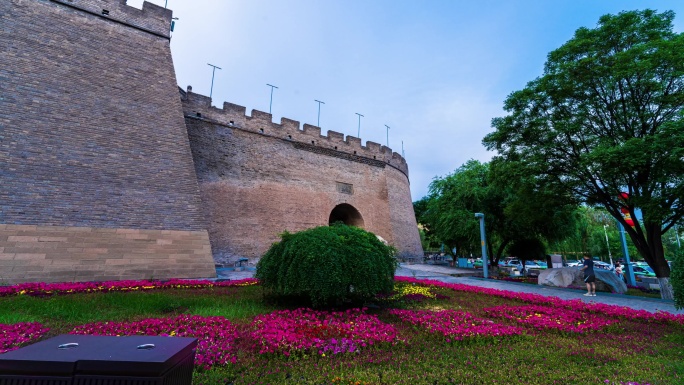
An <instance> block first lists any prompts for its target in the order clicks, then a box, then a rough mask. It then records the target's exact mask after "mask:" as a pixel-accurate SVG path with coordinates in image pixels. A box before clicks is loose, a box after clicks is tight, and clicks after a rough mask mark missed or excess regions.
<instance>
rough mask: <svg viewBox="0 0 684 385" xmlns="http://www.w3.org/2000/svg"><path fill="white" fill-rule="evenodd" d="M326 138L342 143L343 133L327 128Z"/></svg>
mask: <svg viewBox="0 0 684 385" xmlns="http://www.w3.org/2000/svg"><path fill="white" fill-rule="evenodd" d="M328 138H329V139H330V141H331V142H333V143H344V134H343V133H341V132H337V131H330V130H328Z"/></svg>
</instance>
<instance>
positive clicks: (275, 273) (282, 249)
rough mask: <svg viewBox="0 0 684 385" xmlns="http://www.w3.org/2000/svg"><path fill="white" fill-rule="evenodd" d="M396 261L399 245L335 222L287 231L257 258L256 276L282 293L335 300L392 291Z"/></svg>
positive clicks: (321, 302)
mask: <svg viewBox="0 0 684 385" xmlns="http://www.w3.org/2000/svg"><path fill="white" fill-rule="evenodd" d="M396 267H397V264H396V260H395V259H394V248H393V247H391V246H387V245H385V244H384V243H382V242H381V241H380V240H378V238H377V237H376V236H375V235H374V234H373V233H370V232H367V231H364V230H362V229H359V228H357V227H350V226H346V225H343V224H335V225H332V226H321V227H316V228H313V229H309V230H305V231H301V232H298V233H294V234H291V233H288V232H285V233H283V234H281V241H280V242H277V243H274V244H273V245H272V246H271V248H270V249H269V250H268V251H267V252H266V254H264V256H263V257H262V258H261V260H260V261H259V263H258V264H257V271H256V278H258V279H259V281H260V282H261V285H262V286H263V287H264V288H266V289H267V290H270V291H271V293H272V294H274V295H276V296H281V297H298V298H299V299H301V300H304V301H309V302H310V303H311V304H312V305H313V306H330V305H341V304H344V303H347V302H350V301H351V302H359V301H364V300H367V299H369V298H371V297H373V296H374V295H376V294H378V293H389V292H391V291H392V289H393V288H394V271H395V269H396Z"/></svg>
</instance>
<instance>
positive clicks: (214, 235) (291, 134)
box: [181, 87, 422, 263]
mask: <svg viewBox="0 0 684 385" xmlns="http://www.w3.org/2000/svg"><path fill="white" fill-rule="evenodd" d="M181 98H182V102H183V111H184V115H185V121H186V126H187V128H188V136H189V138H190V145H191V148H192V153H193V159H194V162H195V170H196V173H197V177H198V180H199V184H200V192H201V196H202V201H203V204H204V206H203V209H204V215H205V216H206V217H207V218H208V226H209V235H210V239H211V243H212V250H213V253H214V258H215V260H216V261H217V262H218V263H226V262H230V261H232V260H235V259H236V258H239V257H250V258H256V257H259V256H261V255H262V254H263V253H264V252H265V251H266V250H267V249H268V247H270V245H271V244H272V243H273V242H275V241H277V240H278V234H280V233H282V232H283V231H290V232H294V231H299V230H303V229H307V228H311V227H315V226H322V225H328V224H329V222H330V220H331V214H332V213H333V211H334V210H335V209H336V207H341V208H342V209H343V210H342V211H341V213H342V217H343V219H345V220H344V222H348V223H349V224H355V225H358V226H360V227H363V228H365V229H367V230H369V231H372V232H373V233H375V234H377V235H379V236H381V237H382V238H384V239H385V240H387V241H388V242H389V243H390V244H393V245H394V246H396V247H397V249H398V250H399V252H400V253H401V254H404V255H415V256H417V255H422V249H421V245H420V237H419V234H418V229H417V226H416V220H415V215H414V212H413V205H412V202H411V195H410V190H409V180H408V166H407V164H406V161H405V160H404V158H403V157H401V155H399V154H397V153H396V152H392V150H391V149H390V148H388V147H386V146H381V145H379V144H377V143H373V142H367V143H366V145H365V146H362V144H361V140H360V139H359V138H355V137H351V136H347V137H346V138H345V137H344V135H343V134H341V133H337V132H334V131H328V132H327V135H321V130H320V128H319V127H316V126H312V125H308V124H304V125H303V127H300V123H299V122H297V121H295V120H291V119H287V118H282V119H281V123H280V124H277V123H273V122H272V116H271V115H270V114H268V113H265V112H261V111H256V110H253V111H252V112H251V116H248V115H246V109H245V107H242V106H238V105H235V104H231V103H224V105H223V108H216V107H213V106H211V100H210V99H209V98H208V97H206V96H203V95H199V94H195V93H193V92H192V90H191V88H190V87H189V88H188V90H187V92H186V91H182V90H181ZM349 206H351V207H352V208H353V209H350V208H349ZM345 209H346V210H351V211H352V212H353V213H351V214H350V213H349V212H347V211H345ZM338 210H339V209H338ZM354 210H355V211H354ZM336 212H337V211H336ZM357 214H358V216H360V218H357V217H356V216H355V215H357Z"/></svg>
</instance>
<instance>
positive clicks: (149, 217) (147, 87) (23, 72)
mask: <svg viewBox="0 0 684 385" xmlns="http://www.w3.org/2000/svg"><path fill="white" fill-rule="evenodd" d="M129 8H130V7H129ZM134 11H139V10H135V9H134ZM168 16H170V13H169V14H168ZM0 18H1V19H0V25H1V26H2V27H1V28H0V41H1V42H3V44H4V43H8V49H7V51H4V50H3V53H2V54H1V55H0V78H1V79H2V82H1V83H0V84H1V85H0V87H2V102H0V127H1V128H2V130H1V131H0V132H1V134H0V164H2V165H3V167H2V168H0V178H2V183H0V223H11V224H22V225H33V224H35V225H46V224H49V225H56V226H78V227H119V228H121V227H123V228H140V229H174V230H201V229H204V227H205V226H204V222H203V218H202V217H201V212H200V208H199V206H200V201H199V195H198V186H197V181H196V176H195V172H194V167H193V165H192V156H191V153H190V148H189V144H188V140H187V134H186V131H185V125H184V122H183V116H182V112H181V111H182V110H181V105H180V101H179V100H178V91H177V87H176V85H175V83H176V79H175V74H174V69H173V63H172V60H171V51H170V49H169V40H168V39H164V38H161V37H158V36H155V35H151V34H149V33H146V32H143V31H140V30H136V29H132V28H129V27H127V26H125V25H122V24H119V23H114V22H112V21H109V20H107V19H104V18H101V17H98V16H94V15H91V14H87V13H84V12H81V11H78V10H75V9H73V8H69V7H65V6H62V5H60V4H59V3H56V2H52V1H45V0H32V1H2V2H0Z"/></svg>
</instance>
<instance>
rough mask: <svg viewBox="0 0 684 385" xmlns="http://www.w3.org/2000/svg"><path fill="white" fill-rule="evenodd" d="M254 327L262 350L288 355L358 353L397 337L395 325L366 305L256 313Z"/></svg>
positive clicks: (260, 351) (252, 326)
mask: <svg viewBox="0 0 684 385" xmlns="http://www.w3.org/2000/svg"><path fill="white" fill-rule="evenodd" d="M251 328H252V332H251V338H252V339H254V340H255V341H256V342H257V348H258V350H259V353H261V354H264V353H282V354H284V355H286V356H289V355H291V354H293V353H296V352H311V353H317V354H320V355H325V354H340V353H355V352H358V351H359V350H360V349H361V348H363V347H366V346H367V345H373V344H374V343H378V342H392V341H394V340H395V338H396V330H395V329H394V327H393V326H392V325H388V324H385V323H383V322H381V321H380V320H379V319H378V318H377V317H376V316H372V315H368V314H365V309H352V310H347V311H345V312H326V311H316V310H311V309H297V310H282V311H276V312H272V313H270V314H265V315H260V316H257V317H255V318H254V321H253V322H252V325H251Z"/></svg>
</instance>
